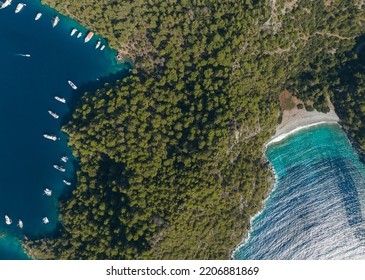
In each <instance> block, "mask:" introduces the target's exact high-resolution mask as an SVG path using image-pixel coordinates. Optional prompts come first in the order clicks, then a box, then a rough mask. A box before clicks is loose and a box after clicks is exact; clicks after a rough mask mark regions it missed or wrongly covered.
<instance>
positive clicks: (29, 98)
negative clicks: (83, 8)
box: [0, 0, 128, 259]
mask: <svg viewBox="0 0 365 280" xmlns="http://www.w3.org/2000/svg"><path fill="white" fill-rule="evenodd" d="M22 2H23V3H26V4H27V6H26V7H24V8H23V10H22V11H21V12H20V13H18V14H15V13H14V10H15V7H16V5H17V4H18V2H17V1H13V4H12V5H11V6H9V7H7V8H5V9H3V10H0V26H1V28H0V146H1V147H2V150H1V161H0V193H1V195H0V235H1V234H4V236H3V237H0V259H24V258H27V256H26V255H25V254H24V252H23V251H22V249H21V247H20V245H19V242H18V239H21V238H23V236H24V235H26V236H46V235H50V234H52V232H53V231H54V229H55V228H56V226H57V223H58V219H57V215H58V212H57V199H58V197H59V196H60V195H61V193H62V192H63V191H64V190H65V189H67V188H68V189H69V188H71V187H72V186H71V187H69V186H66V185H65V184H64V183H63V182H62V180H63V179H67V180H69V181H72V182H73V186H74V185H75V182H74V180H75V161H74V160H73V159H72V160H70V161H69V162H67V163H63V162H61V161H60V158H61V157H62V156H64V155H67V156H68V157H69V158H72V156H71V151H70V149H69V148H68V147H67V143H66V142H67V139H66V136H65V135H64V134H63V133H62V132H60V128H61V125H62V124H63V122H64V118H63V117H65V116H67V117H69V115H70V113H71V110H72V108H71V107H72V106H70V104H74V103H75V102H77V100H79V98H80V97H81V93H82V90H83V89H85V88H89V87H90V84H92V86H93V87H95V86H97V85H100V84H101V83H102V82H101V81H103V80H108V79H112V76H113V74H116V73H119V74H120V75H122V73H120V72H122V71H123V70H124V71H125V69H126V68H127V67H128V66H127V65H125V64H118V63H116V61H115V59H114V56H115V53H114V51H112V50H110V49H109V48H105V50H104V51H100V50H95V44H96V42H97V39H98V37H97V36H94V38H92V40H91V41H90V42H89V43H87V44H85V43H84V42H83V38H84V36H85V34H86V33H87V30H86V29H85V28H83V27H82V26H80V25H78V24H77V23H76V22H74V21H73V20H71V19H69V18H66V17H62V16H60V18H61V20H60V22H59V24H58V25H57V26H56V27H55V28H52V18H53V17H54V16H55V15H57V12H56V11H54V10H52V9H50V8H48V7H45V6H42V5H41V4H40V2H39V1H36V0H33V1H32V0H28V1H22ZM37 12H42V13H43V15H42V17H41V18H40V20H38V21H35V20H34V17H35V15H36V13H37ZM73 27H76V28H78V29H79V30H81V31H82V32H83V36H82V37H81V38H79V39H77V38H76V35H74V37H71V36H70V31H71V29H72V28H73ZM102 42H103V43H106V42H105V41H104V40H103V39H102ZM25 54H29V55H30V57H26V56H24V55H25ZM119 74H118V75H119ZM120 75H119V76H120ZM99 79H100V80H99ZM68 80H72V81H73V82H74V83H75V84H76V85H77V86H78V87H79V90H77V91H73V90H72V89H71V88H70V86H69V85H68V83H67V81H68ZM55 95H57V96H60V97H64V98H66V100H67V101H68V102H67V103H66V104H63V103H60V102H58V101H56V100H55V99H54V96H55ZM48 110H52V111H53V112H56V113H57V114H58V115H60V118H59V119H54V118H52V117H51V116H50V115H49V114H48V112H47V111H48ZM44 133H48V134H55V135H57V136H58V137H60V140H59V141H56V142H53V141H50V140H47V139H45V138H44V137H43V134H44ZM54 164H58V165H63V166H64V167H66V172H64V173H62V172H60V171H57V170H56V169H54V168H53V165H54ZM46 187H48V188H50V189H52V190H53V194H52V196H51V197H47V196H45V195H43V190H44V189H45V188H46ZM5 215H8V216H9V217H10V218H11V219H12V221H13V223H12V224H11V225H6V224H5V219H4V217H5ZM43 217H48V219H49V220H50V223H49V224H47V225H45V224H42V218H43ZM18 219H22V220H23V222H24V229H23V230H21V229H19V228H18V227H17V226H16V224H17V222H18Z"/></svg>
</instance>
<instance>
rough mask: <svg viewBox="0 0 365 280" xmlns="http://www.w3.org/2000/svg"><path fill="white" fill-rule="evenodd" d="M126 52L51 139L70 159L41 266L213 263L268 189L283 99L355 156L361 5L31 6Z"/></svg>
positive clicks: (140, 2) (38, 245)
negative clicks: (63, 262) (347, 144)
mask: <svg viewBox="0 0 365 280" xmlns="http://www.w3.org/2000/svg"><path fill="white" fill-rule="evenodd" d="M42 2H43V3H45V4H47V5H50V6H52V7H54V8H56V9H57V10H58V11H60V12H61V13H63V14H64V15H66V16H70V17H72V18H74V19H76V20H78V21H79V22H80V23H81V24H83V25H85V26H87V27H88V28H89V29H91V30H94V31H95V32H97V33H99V34H100V35H102V36H103V37H104V38H106V39H107V40H108V41H109V44H110V46H111V47H113V48H115V49H116V50H119V51H120V52H122V53H124V54H127V55H128V56H129V57H130V58H131V59H132V60H133V61H134V63H135V66H136V68H135V69H134V70H133V71H132V73H131V74H130V75H129V76H126V77H120V79H119V80H118V81H115V82H114V83H111V84H106V85H105V86H104V87H103V88H100V89H98V90H96V91H95V92H87V93H85V94H84V96H83V97H82V100H81V102H80V104H79V105H78V107H77V108H76V110H75V112H74V113H73V116H72V120H71V121H70V122H69V123H67V124H65V126H64V128H63V129H64V131H65V132H67V133H68V135H69V136H70V140H69V145H70V146H71V147H72V149H73V152H74V154H75V156H77V158H78V159H79V162H80V170H79V171H78V173H77V181H78V185H77V188H76V189H75V190H74V191H73V193H72V196H71V198H69V199H67V200H62V201H60V220H61V226H60V231H59V233H58V234H57V236H56V237H52V238H44V239H41V240H29V241H27V242H25V247H26V248H27V249H28V250H31V252H32V256H33V257H35V258H41V259H227V258H229V256H230V252H231V251H232V250H233V249H234V248H235V247H236V246H237V244H239V243H240V242H241V241H242V239H243V238H244V237H245V235H246V233H247V230H248V229H249V226H250V217H251V216H253V215H254V214H255V213H257V212H258V211H259V209H260V208H261V206H262V201H263V199H264V198H265V197H266V195H267V192H268V190H269V189H270V186H271V185H272V183H273V175H272V173H271V172H270V169H269V165H268V163H267V161H266V159H265V158H264V155H263V154H262V147H263V146H264V145H265V143H267V142H268V140H269V139H270V138H271V137H272V136H273V135H274V133H275V128H276V125H277V123H278V121H279V118H280V106H279V96H280V94H281V92H283V91H284V90H287V91H289V92H291V93H292V94H294V95H295V96H296V97H297V98H299V99H300V100H304V101H308V102H309V103H307V104H311V105H310V106H307V107H308V108H307V109H308V110H313V109H316V110H318V111H319V112H328V111H329V106H328V102H327V100H328V98H329V99H330V100H332V102H333V103H334V106H335V108H336V112H337V114H338V115H339V117H340V118H341V120H342V123H343V126H344V128H345V129H347V130H348V131H349V134H350V135H352V137H353V138H354V139H355V140H356V141H357V142H358V143H359V144H360V145H361V147H363V148H364V147H365V135H364V131H365V129H364V112H365V104H364V102H365V99H364V98H363V92H364V89H365V86H364V82H363V77H362V75H363V74H362V73H364V71H363V63H362V57H361V51H360V52H359V53H357V52H356V46H359V44H360V42H361V35H362V34H363V33H364V31H363V30H364V20H363V18H364V10H363V7H362V5H363V4H362V1H310V0H302V1H283V0H278V1H251V0H247V1H231V0H225V1H220V0H210V1H205V0H201V1H191V0H184V1H174V0H168V1H166V0H156V1H148V0H137V1H109V0H98V1H96V0H77V1H76V0H69V1H67V2H60V1H54V0H43V1H42Z"/></svg>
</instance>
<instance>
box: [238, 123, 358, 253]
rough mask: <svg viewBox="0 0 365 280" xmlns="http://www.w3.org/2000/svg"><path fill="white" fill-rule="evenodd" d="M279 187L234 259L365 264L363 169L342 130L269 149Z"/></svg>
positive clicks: (313, 133) (302, 135) (315, 130)
mask: <svg viewBox="0 0 365 280" xmlns="http://www.w3.org/2000/svg"><path fill="white" fill-rule="evenodd" d="M266 156H267V158H268V160H269V161H270V162H271V163H272V165H273V167H274V169H275V173H276V174H277V182H276V185H275V187H274V190H273V192H272V193H271V194H270V196H269V198H268V199H267V200H266V202H265V205H264V209H263V211H262V212H261V213H259V214H258V215H256V216H255V217H254V218H253V219H252V229H251V232H250V233H249V236H248V238H247V239H246V241H245V243H244V244H243V246H241V247H240V248H238V249H237V250H236V252H235V253H234V258H235V259H274V260H278V259H365V219H364V217H365V167H364V165H363V164H362V163H361V162H360V160H359V156H358V154H357V153H356V151H355V150H354V148H353V147H352V146H351V145H350V143H349V141H348V139H347V137H346V135H345V133H344V132H343V131H342V129H341V128H340V127H339V126H338V125H335V124H333V125H320V126H314V127H312V128H309V129H305V130H301V131H299V132H298V133H296V134H293V135H292V136H289V137H287V138H285V139H284V140H282V141H281V142H278V143H275V144H272V145H269V147H268V149H267V151H266Z"/></svg>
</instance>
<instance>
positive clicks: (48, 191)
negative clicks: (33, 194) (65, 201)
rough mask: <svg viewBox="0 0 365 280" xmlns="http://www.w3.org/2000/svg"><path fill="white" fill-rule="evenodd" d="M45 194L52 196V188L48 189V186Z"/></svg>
mask: <svg viewBox="0 0 365 280" xmlns="http://www.w3.org/2000/svg"><path fill="white" fill-rule="evenodd" d="M44 194H45V195H46V196H51V195H52V190H50V189H48V188H45V190H44Z"/></svg>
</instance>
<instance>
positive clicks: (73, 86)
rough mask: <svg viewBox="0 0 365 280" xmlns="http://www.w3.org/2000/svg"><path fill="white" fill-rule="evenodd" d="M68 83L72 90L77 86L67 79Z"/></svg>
mask: <svg viewBox="0 0 365 280" xmlns="http://www.w3.org/2000/svg"><path fill="white" fill-rule="evenodd" d="M68 84H69V85H70V87H72V89H73V90H77V86H76V85H75V84H74V83H73V82H72V81H68Z"/></svg>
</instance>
